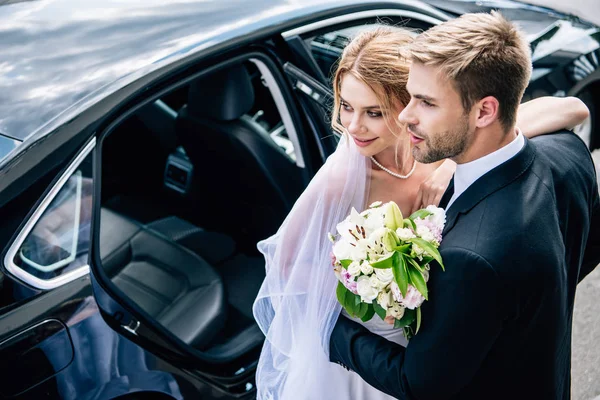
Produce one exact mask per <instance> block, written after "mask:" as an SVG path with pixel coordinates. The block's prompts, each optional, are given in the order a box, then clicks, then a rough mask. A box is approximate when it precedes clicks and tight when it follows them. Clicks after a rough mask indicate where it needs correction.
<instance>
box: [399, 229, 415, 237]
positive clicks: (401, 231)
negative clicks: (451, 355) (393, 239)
mask: <svg viewBox="0 0 600 400" xmlns="http://www.w3.org/2000/svg"><path fill="white" fill-rule="evenodd" d="M396 234H397V235H398V237H399V238H400V240H409V239H414V238H416V236H415V234H414V233H413V231H412V230H411V229H409V228H398V229H396Z"/></svg>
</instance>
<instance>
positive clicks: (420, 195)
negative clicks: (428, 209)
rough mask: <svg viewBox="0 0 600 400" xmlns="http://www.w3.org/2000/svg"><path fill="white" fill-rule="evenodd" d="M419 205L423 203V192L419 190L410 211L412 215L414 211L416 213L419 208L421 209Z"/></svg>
mask: <svg viewBox="0 0 600 400" xmlns="http://www.w3.org/2000/svg"><path fill="white" fill-rule="evenodd" d="M421 203H423V191H422V190H419V192H418V193H417V198H416V199H415V202H414V203H413V206H412V210H410V213H411V214H412V213H414V212H415V211H417V210H418V209H419V208H421Z"/></svg>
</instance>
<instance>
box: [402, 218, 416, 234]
mask: <svg viewBox="0 0 600 400" xmlns="http://www.w3.org/2000/svg"><path fill="white" fill-rule="evenodd" d="M404 227H405V228H412V229H413V230H414V231H416V230H417V225H416V224H415V223H414V221H413V220H412V219H410V218H404Z"/></svg>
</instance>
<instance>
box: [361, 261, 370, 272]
mask: <svg viewBox="0 0 600 400" xmlns="http://www.w3.org/2000/svg"><path fill="white" fill-rule="evenodd" d="M360 270H361V272H362V273H363V274H365V275H371V274H372V273H373V267H372V266H371V264H369V263H368V262H366V261H365V262H364V263H362V264H361V265H360Z"/></svg>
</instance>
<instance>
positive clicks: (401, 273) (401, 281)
mask: <svg viewBox="0 0 600 400" xmlns="http://www.w3.org/2000/svg"><path fill="white" fill-rule="evenodd" d="M392 272H393V273H394V280H395V281H396V284H397V285H398V287H399V288H400V293H402V296H406V292H407V290H408V274H407V272H406V260H405V256H404V254H401V255H400V256H399V257H398V263H397V264H395V265H394V266H393V267H392Z"/></svg>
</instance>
